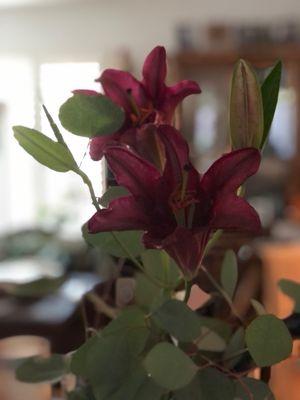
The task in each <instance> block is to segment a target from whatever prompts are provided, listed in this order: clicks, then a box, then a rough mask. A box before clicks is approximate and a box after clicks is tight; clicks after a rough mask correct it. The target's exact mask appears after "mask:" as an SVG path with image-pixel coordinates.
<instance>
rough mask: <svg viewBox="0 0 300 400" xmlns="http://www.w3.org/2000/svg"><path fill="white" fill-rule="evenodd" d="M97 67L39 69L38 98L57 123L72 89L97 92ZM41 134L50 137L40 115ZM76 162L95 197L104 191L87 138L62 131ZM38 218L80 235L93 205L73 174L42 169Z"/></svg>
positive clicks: (66, 65) (52, 65)
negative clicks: (58, 115) (86, 178)
mask: <svg viewBox="0 0 300 400" xmlns="http://www.w3.org/2000/svg"><path fill="white" fill-rule="evenodd" d="M99 73H100V72H99V64H98V63H96V62H89V63H87V62H84V63H83V62H82V63H48V64H42V65H41V67H40V97H41V102H42V103H44V104H45V105H46V107H47V108H48V110H49V112H50V113H51V115H52V116H53V118H54V119H55V121H56V122H58V117H57V114H58V110H59V107H60V106H61V104H63V103H64V102H65V101H66V100H67V99H68V98H69V97H70V96H71V95H72V93H71V92H72V90H74V89H94V90H97V91H99V84H98V83H96V82H94V80H95V78H97V77H98V76H99ZM41 127H42V131H43V132H45V133H47V134H49V135H50V136H53V133H52V132H51V129H50V128H49V124H48V121H47V120H46V118H45V116H44V115H43V113H42V114H41ZM61 130H62V133H63V135H64V138H65V140H66V142H67V144H68V145H69V147H70V149H71V151H72V153H73V154H74V156H75V159H76V161H77V162H78V163H79V164H81V166H82V169H83V170H84V171H85V172H86V173H87V175H88V176H89V177H90V179H91V180H92V182H93V184H94V187H95V191H96V194H97V195H100V194H101V193H102V191H103V163H102V162H98V163H97V162H94V161H92V160H91V159H90V157H89V155H88V148H87V147H88V139H87V138H82V137H79V136H76V135H73V134H71V133H70V132H67V131H65V130H64V129H63V128H62V129H61ZM40 182H41V202H40V207H39V213H40V218H41V220H42V221H44V223H46V221H47V222H48V223H50V224H53V223H59V222H62V227H63V229H64V231H65V232H66V233H67V234H68V235H69V234H70V233H72V232H73V233H74V234H76V233H77V234H78V233H79V234H80V230H79V226H80V224H82V223H83V222H85V221H86V220H87V219H88V218H89V217H90V216H91V215H92V213H93V212H94V210H93V206H92V205H91V201H90V198H89V195H88V191H87V190H86V188H85V187H84V185H83V183H82V182H81V180H80V178H79V177H78V176H77V175H75V174H74V173H71V172H69V173H66V174H59V173H57V172H54V171H51V170H48V169H45V168H41V169H40Z"/></svg>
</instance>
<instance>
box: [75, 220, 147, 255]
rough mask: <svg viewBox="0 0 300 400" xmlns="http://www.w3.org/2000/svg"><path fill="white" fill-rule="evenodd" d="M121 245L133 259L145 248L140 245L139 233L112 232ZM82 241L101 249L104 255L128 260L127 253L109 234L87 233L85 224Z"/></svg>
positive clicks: (140, 235) (140, 234) (140, 233)
mask: <svg viewBox="0 0 300 400" xmlns="http://www.w3.org/2000/svg"><path fill="white" fill-rule="evenodd" d="M113 233H114V235H115V237H116V238H118V239H119V240H120V241H121V242H122V244H123V245H124V246H125V247H126V248H127V249H128V250H129V252H130V254H131V255H132V256H133V257H136V256H138V255H139V254H141V253H142V252H143V251H145V248H144V246H143V244H142V240H141V237H142V233H143V232H140V231H123V232H113ZM82 235H83V238H84V240H85V241H86V242H87V244H89V245H90V246H92V247H97V248H99V249H101V250H102V251H103V252H104V253H107V254H110V255H112V256H115V257H123V258H128V254H127V252H126V251H125V250H124V249H123V248H122V247H121V246H120V243H119V242H118V241H117V240H116V239H115V238H114V237H113V235H112V233H111V232H101V233H88V231H87V226H86V224H85V225H83V227H82Z"/></svg>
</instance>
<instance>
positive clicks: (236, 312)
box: [200, 265, 244, 325]
mask: <svg viewBox="0 0 300 400" xmlns="http://www.w3.org/2000/svg"><path fill="white" fill-rule="evenodd" d="M200 269H201V270H202V271H203V272H204V273H205V275H206V276H207V277H208V279H209V280H210V282H211V283H212V285H213V286H214V287H215V288H216V289H217V290H218V292H220V294H221V295H222V296H223V298H224V300H225V301H226V302H227V304H228V305H229V307H230V309H231V312H232V314H233V315H235V316H236V317H237V319H238V320H239V321H240V322H241V323H242V325H244V321H243V318H242V317H241V316H240V315H239V313H238V311H237V310H236V308H235V306H234V304H233V302H232V300H231V298H230V296H229V294H228V293H227V292H226V291H225V290H224V289H223V288H222V286H221V285H219V283H218V282H217V281H216V280H215V278H214V277H213V276H212V274H211V273H210V272H209V271H208V270H207V269H206V268H205V267H204V266H203V265H201V267H200Z"/></svg>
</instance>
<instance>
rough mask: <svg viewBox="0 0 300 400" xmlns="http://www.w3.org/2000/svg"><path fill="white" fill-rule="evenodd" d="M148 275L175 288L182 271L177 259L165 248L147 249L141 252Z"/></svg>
mask: <svg viewBox="0 0 300 400" xmlns="http://www.w3.org/2000/svg"><path fill="white" fill-rule="evenodd" d="M141 257H142V262H143V265H144V268H145V271H146V273H147V275H149V276H150V277H151V278H152V279H153V280H154V281H157V282H158V283H160V284H161V286H164V287H168V288H170V289H172V288H173V289H175V288H176V287H177V286H178V284H179V281H180V278H181V272H180V270H179V268H178V266H177V264H176V263H175V261H174V260H173V259H172V258H171V257H170V256H169V255H168V254H167V253H166V252H165V251H163V250H147V251H144V252H143V253H142V254H141Z"/></svg>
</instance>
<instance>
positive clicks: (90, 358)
mask: <svg viewBox="0 0 300 400" xmlns="http://www.w3.org/2000/svg"><path fill="white" fill-rule="evenodd" d="M148 338H149V330H148V328H147V326H146V321H145V315H144V314H143V313H142V312H141V311H140V310H139V309H137V308H129V309H127V310H126V311H124V312H123V313H122V314H121V315H120V316H119V317H118V318H116V319H115V320H113V321H112V322H111V323H110V324H108V325H107V326H106V327H105V328H104V330H103V331H102V334H101V337H100V338H98V340H96V342H95V345H93V346H92V348H91V349H87V352H86V355H84V354H82V356H83V362H85V365H86V372H85V373H84V376H86V377H87V378H88V380H89V382H91V384H92V386H93V389H94V390H96V392H97V396H96V398H97V399H98V398H99V399H102V398H106V396H108V395H111V394H112V393H113V392H114V391H116V390H117V388H118V387H119V386H120V382H121V381H125V380H126V379H127V378H128V374H130V373H131V372H132V371H133V370H134V369H135V368H136V365H137V362H138V357H139V355H140V354H141V352H142V351H143V350H144V347H145V345H146V342H147V340H148ZM77 361H78V360H77ZM71 366H72V365H71Z"/></svg>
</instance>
